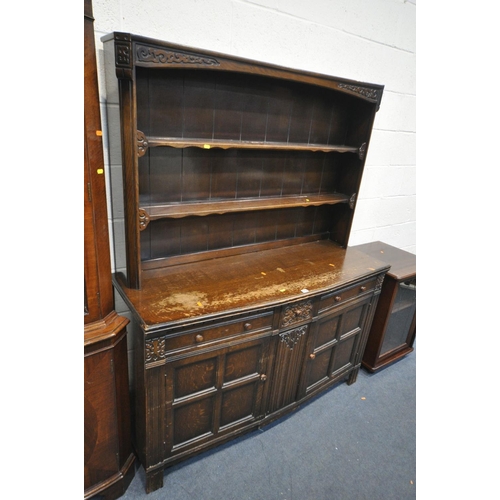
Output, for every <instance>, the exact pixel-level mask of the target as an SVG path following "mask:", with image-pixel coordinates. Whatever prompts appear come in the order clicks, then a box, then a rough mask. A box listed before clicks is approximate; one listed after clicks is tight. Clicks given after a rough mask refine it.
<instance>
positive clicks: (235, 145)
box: [143, 136, 360, 154]
mask: <svg viewBox="0 0 500 500" xmlns="http://www.w3.org/2000/svg"><path fill="white" fill-rule="evenodd" d="M143 141H145V145H146V144H147V147H158V146H168V147H172V148H190V147H195V148H202V149H212V148H221V149H260V150H263V149H274V150H284V151H322V152H325V153H329V152H337V153H358V154H359V150H360V148H359V147H358V148H356V147H352V146H343V145H330V144H304V143H292V142H267V141H264V142H262V141H237V140H218V139H185V138H183V139H179V138H176V137H145V136H144V138H143Z"/></svg>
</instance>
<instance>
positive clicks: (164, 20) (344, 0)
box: [93, 0, 416, 268]
mask: <svg viewBox="0 0 500 500" xmlns="http://www.w3.org/2000/svg"><path fill="white" fill-rule="evenodd" d="M93 10H94V18H95V22H94V30H95V33H96V47H97V51H98V66H99V68H100V83H99V84H100V93H101V103H102V113H103V121H105V120H106V113H107V112H113V109H114V108H113V106H114V105H115V104H116V108H115V109H116V110H117V103H113V102H110V101H112V100H113V99H114V98H113V96H109V99H108V96H106V88H105V82H104V78H105V76H104V69H103V66H104V61H103V57H102V42H101V41H100V37H101V36H103V35H105V34H107V33H109V32H112V31H124V32H130V33H134V34H138V35H144V36H149V37H153V38H158V39H161V40H168V41H170V42H173V43H177V44H181V45H187V46H191V47H197V48H202V49H208V50H213V51H217V52H223V53H227V54H231V55H236V56H240V57H246V58H250V59H255V60H259V61H265V62H269V63H273V64H278V65H282V66H288V67H291V68H297V69H303V70H307V71H314V72H319V73H325V74H329V75H333V76H338V77H344V78H350V79H354V80H361V81H365V82H370V83H377V84H383V85H385V89H384V95H383V97H382V104H381V107H380V110H379V112H378V113H377V117H376V120H375V126H374V131H373V135H372V140H371V144H370V148H369V151H368V155H367V159H366V167H365V173H364V176H363V181H362V184H361V190H360V193H359V198H358V204H357V208H356V214H355V218H354V224H353V227H352V231H351V238H350V241H349V244H350V245H357V244H360V243H366V242H369V241H374V240H381V241H384V242H386V243H389V244H391V245H394V246H397V247H399V248H402V249H404V250H407V251H409V252H412V253H416V147H415V146H416V111H415V108H416V85H415V84H416V75H415V70H416V55H415V21H416V13H415V11H416V5H415V0H410V1H406V0H308V1H307V2H306V1H304V0H142V1H141V0H93ZM105 104H108V107H107V110H106V107H105ZM110 110H111V111H110ZM103 130H104V134H105V137H104V144H105V154H104V156H105V162H106V166H107V174H108V175H110V167H113V166H115V167H116V166H119V158H118V159H116V157H115V158H113V157H112V156H113V155H111V158H110V154H109V149H106V148H107V145H108V144H109V138H108V137H106V134H107V132H106V127H105V125H103ZM117 162H118V165H117ZM110 213H111V211H110ZM110 236H111V237H112V232H111V234H110ZM116 267H117V268H119V267H121V266H120V265H119V263H117V265H116Z"/></svg>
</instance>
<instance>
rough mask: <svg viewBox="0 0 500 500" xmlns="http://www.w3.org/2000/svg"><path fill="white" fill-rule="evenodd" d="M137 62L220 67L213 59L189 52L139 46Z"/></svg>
mask: <svg viewBox="0 0 500 500" xmlns="http://www.w3.org/2000/svg"><path fill="white" fill-rule="evenodd" d="M135 55H136V58H137V62H145V63H154V64H182V65H185V64H196V65H200V64H201V65H203V66H219V65H220V63H219V61H217V59H215V58H213V57H206V56H201V55H198V54H191V53H189V52H180V51H177V50H176V51H173V50H166V49H159V48H156V47H147V46H145V45H137V46H136V49H135Z"/></svg>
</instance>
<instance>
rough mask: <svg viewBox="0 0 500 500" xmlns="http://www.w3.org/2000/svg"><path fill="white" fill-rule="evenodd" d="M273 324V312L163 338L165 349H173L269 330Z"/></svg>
mask: <svg viewBox="0 0 500 500" xmlns="http://www.w3.org/2000/svg"><path fill="white" fill-rule="evenodd" d="M272 325H273V313H272V312H269V313H266V314H262V315H259V316H249V317H246V318H243V319H240V320H239V321H233V322H228V323H224V324H222V325H218V326H212V327H210V328H200V329H198V330H193V331H190V332H187V333H183V334H181V335H178V336H175V337H166V338H165V351H166V352H168V351H174V350H178V349H183V348H186V347H191V346H196V345H205V344H207V343H209V342H213V341H216V340H222V339H224V338H231V337H234V336H235V335H238V334H242V333H251V332H256V331H259V330H270V329H271V328H272Z"/></svg>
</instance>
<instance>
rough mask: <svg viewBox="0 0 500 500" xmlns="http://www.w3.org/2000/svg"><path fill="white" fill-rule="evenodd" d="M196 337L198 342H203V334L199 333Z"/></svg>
mask: <svg viewBox="0 0 500 500" xmlns="http://www.w3.org/2000/svg"><path fill="white" fill-rule="evenodd" d="M194 339H195V340H196V342H203V335H200V334H198V335H196V337H195V338H194Z"/></svg>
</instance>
